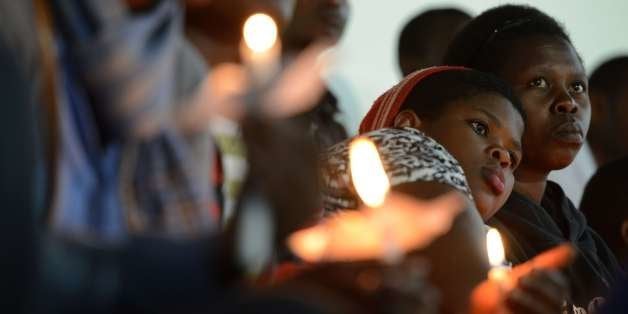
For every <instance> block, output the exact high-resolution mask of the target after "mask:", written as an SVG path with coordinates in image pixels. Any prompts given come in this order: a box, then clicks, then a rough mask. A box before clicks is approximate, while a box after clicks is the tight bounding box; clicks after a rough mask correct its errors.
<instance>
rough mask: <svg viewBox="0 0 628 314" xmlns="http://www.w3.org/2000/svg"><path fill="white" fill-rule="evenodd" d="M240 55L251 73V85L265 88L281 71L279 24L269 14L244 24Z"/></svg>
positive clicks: (258, 14)
mask: <svg viewBox="0 0 628 314" xmlns="http://www.w3.org/2000/svg"><path fill="white" fill-rule="evenodd" d="M242 37H243V40H242V43H241V44H240V55H241V57H242V61H243V63H244V65H245V66H246V68H247V70H248V71H249V73H250V79H251V82H250V83H251V84H252V85H253V86H254V87H256V88H260V87H265V86H266V85H267V84H268V83H269V82H270V81H271V79H272V78H273V76H274V75H275V74H277V71H278V70H279V61H280V57H281V41H280V40H279V38H278V30H277V24H276V23H275V21H274V20H273V18H272V17H270V16H269V15H267V14H264V13H256V14H253V15H251V16H250V17H249V18H248V19H247V20H246V22H245V23H244V28H243V30H242Z"/></svg>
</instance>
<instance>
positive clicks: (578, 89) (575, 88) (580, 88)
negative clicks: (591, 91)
mask: <svg viewBox="0 0 628 314" xmlns="http://www.w3.org/2000/svg"><path fill="white" fill-rule="evenodd" d="M585 91H586V87H585V86H584V83H582V82H576V83H573V84H571V92H572V93H575V94H581V93H584V92H585Z"/></svg>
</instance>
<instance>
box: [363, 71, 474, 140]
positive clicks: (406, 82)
mask: <svg viewBox="0 0 628 314" xmlns="http://www.w3.org/2000/svg"><path fill="white" fill-rule="evenodd" d="M460 70H469V69H468V68H465V67H461V66H435V67H431V68H426V69H423V70H418V71H415V72H412V73H411V74H409V75H408V76H406V77H405V78H403V79H402V80H401V82H399V83H397V85H395V86H393V87H392V88H390V89H389V90H387V91H386V92H385V93H383V94H382V95H381V96H379V97H377V99H376V100H375V102H374V103H373V106H371V109H370V110H369V111H368V112H367V113H366V116H364V118H363V119H362V122H361V123H360V134H363V133H366V132H370V131H373V130H377V129H381V128H387V127H391V126H392V125H393V123H394V121H395V116H397V113H399V109H401V105H402V104H403V103H404V102H405V101H406V98H407V97H408V94H410V91H412V89H414V87H415V86H416V85H417V84H418V83H419V82H421V81H422V80H423V79H425V78H426V77H429V76H430V75H432V74H435V73H439V72H445V71H460Z"/></svg>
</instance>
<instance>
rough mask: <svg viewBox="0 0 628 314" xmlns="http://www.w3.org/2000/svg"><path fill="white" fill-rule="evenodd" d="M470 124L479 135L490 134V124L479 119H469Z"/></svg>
mask: <svg viewBox="0 0 628 314" xmlns="http://www.w3.org/2000/svg"><path fill="white" fill-rule="evenodd" d="M469 125H470V126H471V129H473V132H475V133H476V134H477V135H480V136H487V135H488V126H487V125H486V124H485V123H483V122H481V121H477V120H472V121H469Z"/></svg>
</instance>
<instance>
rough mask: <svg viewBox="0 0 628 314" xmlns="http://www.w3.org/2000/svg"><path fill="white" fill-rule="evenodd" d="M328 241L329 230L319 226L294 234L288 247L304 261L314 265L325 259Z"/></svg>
mask: <svg viewBox="0 0 628 314" xmlns="http://www.w3.org/2000/svg"><path fill="white" fill-rule="evenodd" d="M328 241H329V239H328V232H327V229H326V228H325V227H324V226H320V225H319V226H315V227H312V228H309V229H305V230H299V231H297V232H295V233H293V234H292V236H291V237H290V238H289V239H288V245H289V246H290V247H291V248H292V250H293V251H294V252H295V253H296V254H297V255H298V256H299V257H301V258H302V259H303V260H304V261H306V262H311V263H313V262H318V261H320V260H322V259H323V258H324V254H325V251H326V248H327V245H328Z"/></svg>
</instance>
